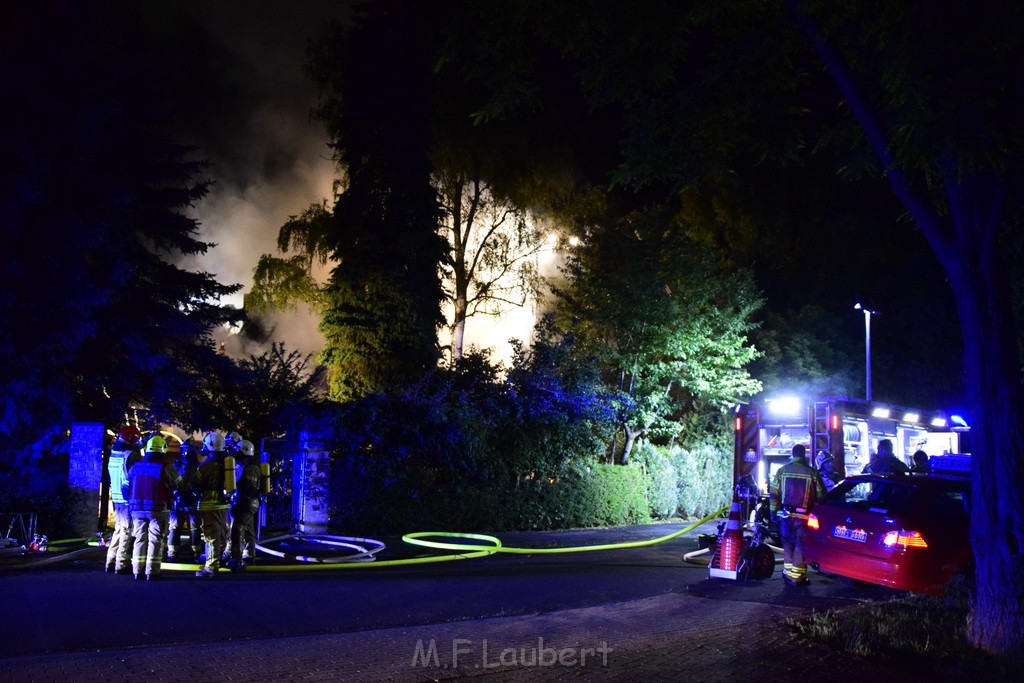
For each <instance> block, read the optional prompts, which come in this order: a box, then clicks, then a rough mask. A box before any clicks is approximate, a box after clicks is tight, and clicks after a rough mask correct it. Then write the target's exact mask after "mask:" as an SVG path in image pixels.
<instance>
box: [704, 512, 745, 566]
mask: <svg viewBox="0 0 1024 683" xmlns="http://www.w3.org/2000/svg"><path fill="white" fill-rule="evenodd" d="M742 517H743V514H742V512H741V511H740V500H739V498H738V497H737V496H736V494H735V493H733V496H732V508H730V510H729V521H728V522H726V525H725V533H724V534H722V542H721V543H719V544H718V548H717V549H716V550H715V555H714V557H712V558H711V564H709V565H708V570H709V572H710V576H711V578H717V579H733V580H735V579H736V575H737V568H738V567H739V562H740V550H741V549H742V548H743V530H742V528H741V524H742V522H741V519H742Z"/></svg>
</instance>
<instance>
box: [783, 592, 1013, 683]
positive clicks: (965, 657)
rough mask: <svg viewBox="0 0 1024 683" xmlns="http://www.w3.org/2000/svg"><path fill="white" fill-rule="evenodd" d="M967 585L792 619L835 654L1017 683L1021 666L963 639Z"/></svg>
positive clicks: (905, 668) (901, 667)
mask: <svg viewBox="0 0 1024 683" xmlns="http://www.w3.org/2000/svg"><path fill="white" fill-rule="evenodd" d="M967 605H968V586H967V583H966V581H965V580H959V581H958V582H956V583H954V584H953V585H952V586H950V589H949V590H948V591H947V592H946V594H944V595H942V596H939V597H933V596H927V595H918V594H909V595H906V596H900V597H897V598H893V599H891V600H887V601H885V602H881V603H873V604H870V605H865V606H862V607H854V608H848V609H843V610H828V611H827V612H823V613H816V614H814V615H812V616H811V617H809V618H804V619H791V620H789V621H788V624H789V625H790V627H792V628H793V629H794V630H796V632H797V633H798V634H799V635H800V636H801V637H803V638H805V639H807V640H810V641H813V642H817V643H820V644H822V645H825V646H826V647H830V648H832V649H835V650H841V651H843V652H847V653H850V654H853V655H859V656H863V657H871V658H872V659H875V660H879V659H880V660H882V661H884V662H885V663H886V664H887V665H888V666H890V667H892V668H894V669H898V670H903V671H907V672H908V673H910V672H913V673H916V674H919V675H920V674H923V673H934V674H935V675H936V676H937V678H936V680H942V679H941V678H939V677H941V676H943V675H945V676H948V677H957V678H972V679H973V678H979V679H982V680H989V681H996V680H1019V676H1020V668H1019V667H1017V666H1011V665H1009V664H1007V663H1005V662H1003V661H1001V660H999V659H998V658H996V657H993V656H991V655H989V654H987V653H985V652H982V651H980V650H978V649H976V648H973V647H971V645H970V643H969V642H968V639H967V625H968V619H969V615H968V607H967Z"/></svg>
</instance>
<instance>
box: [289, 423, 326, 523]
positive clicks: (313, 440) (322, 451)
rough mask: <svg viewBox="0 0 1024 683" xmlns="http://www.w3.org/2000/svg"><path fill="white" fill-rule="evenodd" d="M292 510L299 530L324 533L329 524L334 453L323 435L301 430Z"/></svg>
mask: <svg viewBox="0 0 1024 683" xmlns="http://www.w3.org/2000/svg"><path fill="white" fill-rule="evenodd" d="M292 472H293V477H294V480H293V488H292V511H293V516H294V518H295V523H296V526H297V527H298V529H299V531H302V532H305V533H310V534H320V533H325V532H326V531H327V527H328V521H329V520H328V514H327V513H328V510H327V493H328V486H329V483H330V474H331V453H330V451H329V450H327V447H326V445H324V443H323V441H322V440H321V439H320V438H319V435H317V434H314V433H311V432H308V431H302V432H299V449H298V453H296V454H295V461H294V469H293V471H292Z"/></svg>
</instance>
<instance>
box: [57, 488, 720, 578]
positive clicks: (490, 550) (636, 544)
mask: <svg viewBox="0 0 1024 683" xmlns="http://www.w3.org/2000/svg"><path fill="white" fill-rule="evenodd" d="M728 509H729V506H728V505H725V506H723V507H721V508H720V509H718V510H716V511H715V512H712V513H711V514H710V515H708V516H706V517H704V518H703V519H701V520H699V521H696V522H694V523H693V524H690V525H689V526H686V527H683V528H682V529H680V530H678V531H673V532H672V533H670V534H667V535H665V536H659V537H657V538H651V539H647V540H645V541H629V542H625V543H604V544H600V545H585V546H570V547H565V548H515V547H510V546H505V545H502V543H501V539H499V538H498V537H496V536H490V535H487V534H463V533H455V532H449V531H416V532H413V533H408V534H405V535H404V536H402V540H403V541H404V542H406V543H408V544H410V545H418V546H422V547H426V548H434V549H437V550H455V551H457V554H454V555H431V556H428V557H410V558H406V559H404V560H377V561H374V562H348V563H345V562H336V563H304V564H278V565H267V564H256V565H251V566H249V567H246V569H245V572H246V573H249V572H300V571H301V572H310V571H334V570H337V569H369V568H371V567H402V566H408V565H416V564H432V563H436V562H452V561H455V560H471V559H475V558H479V557H487V556H489V555H494V554H495V553H509V554H513V555H555V554H559V553H583V552H594V551H598V550H623V549H626V548H643V547H646V546H651V545H657V544H658V543H664V542H665V541H670V540H672V539H673V538H677V537H679V536H682V535H683V534H685V533H687V532H688V531H692V530H693V529H695V528H697V527H698V526H700V525H701V524H704V523H705V522H708V521H710V520H712V519H714V518H715V517H718V516H719V515H721V514H723V513H724V512H725V511H726V510H728ZM427 537H435V538H466V539H470V540H474V541H483V542H485V543H487V545H480V544H471V543H448V542H443V541H428V540H424V539H425V538H427ZM85 540H88V539H69V540H67V541H57V543H70V542H79V543H80V542H82V541H85ZM51 545H53V543H51ZM467 551H468V552H467ZM161 568H163V569H166V570H168V571H196V570H199V569H202V568H203V565H201V564H183V563H179V562H163V563H162V564H161ZM220 571H222V572H226V571H230V570H229V569H228V568H226V567H221V568H220Z"/></svg>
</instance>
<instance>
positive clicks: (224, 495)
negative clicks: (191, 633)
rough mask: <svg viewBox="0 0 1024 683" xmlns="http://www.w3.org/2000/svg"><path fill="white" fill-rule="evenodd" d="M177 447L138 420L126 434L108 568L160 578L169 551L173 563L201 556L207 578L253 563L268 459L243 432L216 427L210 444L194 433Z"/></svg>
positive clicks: (114, 465) (113, 483) (120, 440)
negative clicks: (198, 439)
mask: <svg viewBox="0 0 1024 683" xmlns="http://www.w3.org/2000/svg"><path fill="white" fill-rule="evenodd" d="M170 446H171V447H170V448H169V444H168V439H167V438H166V437H165V436H164V435H163V434H161V433H160V432H159V431H156V430H154V431H153V432H151V433H149V434H148V438H147V439H146V440H145V441H143V434H142V433H141V432H140V431H139V429H138V428H137V427H135V426H133V425H127V426H125V427H123V428H122V429H121V430H120V432H119V433H118V435H117V438H116V441H115V442H114V445H113V446H112V448H111V453H110V460H109V464H108V466H107V470H108V472H109V474H110V496H111V501H112V502H113V505H114V531H113V534H112V535H111V537H110V543H109V545H108V546H107V556H106V563H105V565H104V571H107V572H113V573H115V574H128V573H130V574H132V575H133V576H134V577H135V578H136V579H137V580H148V581H152V580H154V579H156V578H158V577H159V576H160V567H161V562H162V560H163V559H164V555H165V553H166V557H167V561H168V562H175V561H177V560H178V559H179V557H180V556H181V555H188V556H189V559H190V560H192V561H193V562H201V563H202V564H203V566H202V568H201V569H200V570H199V571H197V572H196V576H197V577H200V578H204V579H207V578H214V577H216V576H217V572H218V571H219V569H220V568H221V566H227V567H229V568H230V569H231V570H232V571H242V570H244V569H245V567H246V566H249V565H252V564H253V562H254V561H255V559H256V518H257V515H258V513H259V507H260V502H261V500H262V496H263V494H264V492H265V491H266V488H267V486H268V484H269V469H268V466H267V465H265V464H264V465H260V464H259V463H257V462H256V458H255V457H254V456H255V448H254V446H253V444H252V442H251V441H247V440H246V439H244V438H242V435H241V434H239V433H238V432H231V433H229V434H228V435H227V436H226V437H225V436H223V435H222V434H220V433H218V432H209V433H208V434H206V435H205V436H204V437H203V441H202V443H197V442H196V441H195V440H194V439H191V438H190V439H186V440H185V441H182V442H181V444H180V446H179V445H177V443H176V441H173V440H172V443H171V444H170ZM175 450H177V451H178V454H177V455H178V457H177V458H175ZM183 537H184V538H183ZM185 538H187V541H185V542H183V541H184V539H185Z"/></svg>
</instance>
